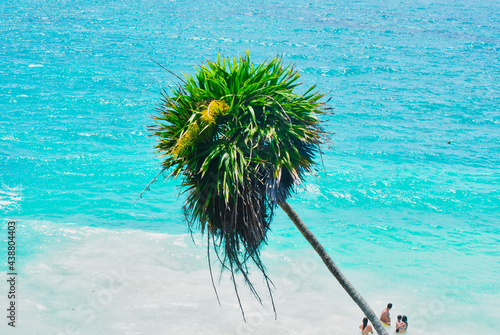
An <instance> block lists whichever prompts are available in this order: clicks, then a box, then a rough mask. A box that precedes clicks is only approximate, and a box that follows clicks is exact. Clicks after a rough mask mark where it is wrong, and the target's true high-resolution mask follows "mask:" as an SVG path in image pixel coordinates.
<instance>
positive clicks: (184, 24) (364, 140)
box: [0, 0, 500, 334]
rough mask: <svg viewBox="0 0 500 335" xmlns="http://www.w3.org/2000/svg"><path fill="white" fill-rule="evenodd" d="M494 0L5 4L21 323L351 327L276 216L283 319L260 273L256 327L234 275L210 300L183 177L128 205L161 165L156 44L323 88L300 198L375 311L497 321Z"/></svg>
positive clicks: (175, 62)
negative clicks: (289, 67)
mask: <svg viewBox="0 0 500 335" xmlns="http://www.w3.org/2000/svg"><path fill="white" fill-rule="evenodd" d="M499 7H500V6H499V4H498V2H494V1H482V2H478V1H472V2H471V1H467V2H466V1H458V2H457V1H455V2H449V1H439V2H434V3H428V2H423V1H412V2H409V1H403V2H400V1H398V2H396V1H389V2H386V3H384V4H383V5H382V4H379V3H375V2H372V1H356V2H310V3H303V2H299V1H290V2H279V1H273V2H261V3H257V4H255V3H254V4H252V5H250V4H246V3H241V2H227V1H226V2H224V1H222V2H212V1H208V2H205V3H202V4H196V5H194V4H191V3H189V2H186V1H168V2H167V1H155V2H153V1H132V2H127V3H121V2H106V3H103V2H99V1H88V0H84V1H77V2H71V3H70V2H66V1H52V0H47V1H25V2H23V3H22V4H18V3H17V2H12V1H6V2H4V3H3V4H2V6H1V7H0V18H1V19H0V28H1V29H0V32H1V33H0V34H1V37H2V40H3V41H4V42H3V43H1V44H0V54H2V55H3V56H2V57H0V65H1V66H0V108H1V115H0V141H1V142H0V143H1V146H0V214H1V215H2V219H3V221H4V222H6V221H7V219H12V220H16V221H17V222H18V264H19V273H20V274H19V280H20V283H21V284H20V286H19V299H20V300H19V308H20V310H19V315H18V316H19V319H18V321H19V328H18V329H16V331H22V333H23V334H36V333H37V332H38V333H43V334H59V333H68V334H70V333H72V332H73V333H78V332H77V331H78V330H79V331H80V333H81V334H87V333H103V334H149V333H151V334H153V333H158V334H161V333H165V334H167V333H168V334H171V333H173V332H174V331H175V332H176V333H177V334H196V333H199V332H201V331H203V332H207V333H209V332H213V333H214V334H215V333H218V334H234V333H235V331H237V332H238V333H240V334H250V333H255V332H257V331H258V332H260V333H264V334H266V333H268V334H324V333H326V332H330V333H334V334H351V333H356V332H357V327H358V325H359V324H360V321H361V318H362V315H361V313H360V312H359V311H358V310H357V307H356V306H355V305H354V304H353V303H352V302H351V301H350V300H349V298H348V297H346V295H345V293H343V292H342V291H341V289H340V288H339V285H338V284H337V283H335V281H334V280H333V279H331V278H330V277H329V275H328V272H327V271H326V269H323V266H322V265H321V263H320V261H319V260H318V259H317V257H315V256H314V255H313V253H312V252H311V251H310V247H309V246H308V245H307V243H306V242H305V241H304V240H303V239H302V237H301V236H300V234H299V233H297V232H296V230H295V229H294V228H293V226H292V225H291V223H290V222H289V221H288V219H287V218H286V217H285V215H284V214H282V213H278V214H277V216H276V217H275V221H274V223H273V231H272V232H271V234H270V236H269V245H268V246H266V247H265V248H264V249H263V255H264V260H265V264H266V265H267V267H268V270H269V272H270V275H271V279H272V280H273V281H274V283H275V285H276V292H275V295H276V305H277V309H278V320H277V321H274V315H273V313H272V308H271V307H270V305H269V301H268V299H267V300H266V295H265V289H264V288H262V293H263V298H264V300H265V301H264V305H265V307H264V308H260V307H257V306H256V304H255V301H254V300H253V298H252V297H250V296H249V295H248V292H246V290H245V289H244V287H241V289H240V291H241V292H242V295H243V302H244V307H245V310H246V312H247V317H248V320H249V322H248V323H247V324H244V323H243V322H242V319H241V314H240V311H239V309H238V306H237V301H236V298H235V297H234V294H233V287H232V285H231V284H230V283H229V282H228V280H227V278H225V279H223V280H222V282H221V283H220V285H218V290H219V295H220V296H221V303H222V307H221V308H219V307H218V304H217V299H216V298H215V294H214V292H213V289H212V285H211V282H210V277H209V273H208V269H207V262H206V257H205V254H204V251H205V249H204V247H203V242H202V241H199V243H198V244H199V246H198V247H195V246H194V245H193V244H192V242H191V241H190V238H189V236H187V235H185V234H186V233H187V229H186V226H185V224H184V222H183V217H182V211H181V207H182V203H183V197H182V196H181V197H178V194H179V189H178V188H177V185H178V184H179V180H170V179H169V180H163V179H160V180H158V182H156V183H154V184H153V185H152V188H151V190H150V191H148V192H146V193H145V194H144V195H143V197H142V198H141V199H139V200H138V201H137V202H134V201H135V200H136V198H137V196H138V195H139V193H140V192H141V191H142V189H143V188H144V187H145V186H146V185H147V183H148V182H149V180H150V179H151V178H152V177H153V176H154V175H155V174H156V173H157V172H158V171H159V163H160V159H159V158H158V157H157V155H156V154H155V153H154V152H153V146H154V143H155V142H154V139H153V138H151V137H148V136H147V135H148V132H147V130H146V126H147V125H149V124H151V119H150V114H151V113H154V111H155V108H156V107H157V105H158V103H159V93H160V90H161V89H163V88H165V89H167V90H168V87H169V85H170V86H171V85H174V84H175V83H176V78H175V77H173V76H171V75H170V74H168V73H167V72H165V71H163V70H162V69H161V68H160V67H159V66H157V65H156V64H155V63H154V62H152V61H151V59H153V60H155V61H157V62H159V63H161V64H162V65H164V66H165V67H167V68H169V69H170V70H172V71H174V72H175V73H180V72H187V73H190V72H192V65H193V64H200V62H202V61H203V60H205V59H209V58H213V57H215V56H216V55H217V52H218V51H221V52H223V53H224V54H225V55H228V56H233V55H239V54H243V53H244V52H245V50H249V51H250V53H251V56H252V57H253V59H254V60H255V61H262V60H264V59H266V58H270V57H274V56H275V55H277V54H281V55H282V56H283V58H284V60H285V61H286V62H292V63H294V64H295V66H296V68H297V69H298V70H299V71H300V72H301V73H303V78H304V81H305V82H306V83H308V84H316V85H317V87H318V89H320V90H321V91H327V92H330V93H329V97H331V98H332V99H331V102H330V105H331V106H332V107H334V108H335V115H333V116H330V117H328V118H327V119H326V121H327V130H329V131H331V132H334V133H335V134H334V135H333V136H332V142H333V143H332V145H331V146H330V147H325V155H324V165H325V170H326V176H325V175H324V174H322V173H320V174H319V175H318V177H311V178H310V179H309V180H308V181H307V182H306V184H305V187H304V188H301V189H298V190H297V194H296V195H295V196H294V197H293V198H292V199H291V200H290V203H291V205H292V206H293V207H294V208H295V209H296V210H297V212H299V213H300V215H301V217H302V218H303V220H304V221H305V222H306V223H307V224H308V225H309V226H310V228H311V229H312V230H313V231H314V233H315V234H317V236H318V238H319V239H320V240H321V241H322V242H323V244H324V245H325V247H326V248H327V249H328V250H329V252H330V253H331V255H332V257H333V259H334V260H335V261H336V262H337V263H338V264H339V266H340V267H341V268H342V269H343V270H344V271H345V272H346V274H347V275H348V276H349V278H350V279H351V281H352V282H353V284H355V286H356V287H357V288H358V289H359V290H360V291H361V293H362V294H363V295H364V296H365V298H366V299H367V300H368V301H369V302H370V303H371V304H372V306H373V307H374V309H375V310H376V311H377V312H379V311H380V310H381V309H382V308H383V306H384V305H385V304H386V303H387V302H389V301H390V302H392V303H393V304H394V310H393V313H392V314H393V317H395V315H397V314H406V315H408V318H409V323H410V328H409V329H410V331H411V333H412V334H434V333H435V334H437V333H443V334H448V333H452V332H453V333H455V334H472V333H482V332H485V333H486V332H490V333H491V332H493V328H492V326H491V325H493V324H494V321H493V320H494V318H493V316H494V315H495V316H496V315H497V314H498V312H500V310H499V308H498V304H497V301H498V299H499V298H500V294H499V292H500V285H499V284H498V276H499V275H500V270H499V269H500V267H499V266H498V262H499V256H500V238H499V232H500V217H499V215H498V211H499V209H500V191H499V184H500V172H499V170H498V166H499V165H500V149H499V147H500V146H499V144H500V131H499V125H500V113H499V110H500V108H499V107H500V92H499V91H500V90H499V79H500V61H499V57H498V53H499V50H500V26H499V24H498V22H500V17H499V16H500V14H499V13H500V8H499ZM0 233H1V234H2V238H1V239H0V240H2V239H5V237H6V226H5V225H4V224H2V230H0ZM195 239H201V237H199V236H195ZM4 249H5V248H2V249H1V251H0V257H2V259H5V257H6V255H5V250H4ZM2 266H4V265H2ZM2 271H6V270H4V269H2ZM124 271H125V272H124ZM254 275H255V280H256V281H257V282H260V281H261V279H260V277H259V276H258V275H257V273H255V274H254ZM2 282H3V279H2ZM114 284H116V285H114ZM2 285H4V284H2ZM2 285H0V290H1V291H0V303H2V306H3V305H6V304H7V300H6V294H4V293H2V291H5V289H4V288H3V286H2ZM113 285H114V286H113ZM115 286H116V287H115ZM2 299H3V300H2ZM92 299H94V300H92ZM73 308H75V310H73ZM2 309H3V307H2ZM92 311H93V312H94V314H95V315H94V317H93V318H92V317H91V316H92V315H93V314H92ZM0 328H1V329H2V331H3V329H4V328H5V329H7V327H6V325H5V323H4V322H3V323H2V324H0ZM235 329H236V330H235ZM2 333H3V332H2Z"/></svg>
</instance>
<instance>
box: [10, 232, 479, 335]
mask: <svg viewBox="0 0 500 335" xmlns="http://www.w3.org/2000/svg"><path fill="white" fill-rule="evenodd" d="M42 233H43V232H42ZM46 233H48V232H46ZM47 236H48V235H47ZM50 236H51V239H52V240H53V243H51V244H50V245H48V246H46V249H45V251H43V252H40V253H37V254H36V255H33V256H32V257H31V258H30V259H28V260H27V261H26V262H25V263H24V265H23V269H22V270H21V274H20V279H21V281H22V282H23V286H21V288H20V290H21V291H20V303H19V306H20V311H19V327H18V329H17V330H18V331H20V330H23V329H24V330H23V332H24V333H26V334H31V333H33V334H34V333H35V332H36V331H42V332H45V333H54V332H55V333H56V334H59V333H62V334H65V333H68V332H67V329H76V330H78V329H80V330H81V331H82V333H96V332H101V333H102V332H103V331H104V332H105V333H106V334H136V333H144V334H146V333H155V334H167V333H173V332H175V333H176V334H194V333H200V332H203V333H204V334H207V335H208V334H235V330H236V334H255V333H256V332H258V333H262V334H324V333H325V332H329V333H334V334H354V333H357V332H358V331H359V330H358V328H357V327H358V326H359V324H361V320H362V318H363V315H362V313H361V311H360V310H359V309H358V307H357V306H356V305H355V304H354V302H353V301H352V300H350V298H349V297H348V296H347V294H346V293H345V292H344V291H343V290H342V288H341V287H340V285H339V284H338V283H337V282H336V280H335V279H334V278H333V277H332V276H331V275H330V274H329V272H328V271H327V270H326V268H324V266H323V264H322V263H321V261H320V259H319V257H317V256H315V255H314V252H313V251H308V250H305V249H299V250H295V251H291V250H288V249H287V250H277V249H273V247H274V245H273V244H272V245H271V246H268V247H266V248H265V249H264V251H263V253H262V257H263V260H264V264H265V265H266V266H267V268H268V270H269V275H270V277H271V280H273V282H274V284H275V291H274V299H275V303H276V309H277V314H278V319H277V320H274V314H273V311H272V307H271V304H270V301H269V299H268V296H267V294H266V293H267V291H266V289H265V287H264V286H263V283H262V281H261V278H260V276H259V275H258V273H254V282H255V283H256V284H257V285H256V287H257V289H258V290H259V292H260V293H261V296H262V298H263V305H264V306H260V305H259V304H258V302H257V300H256V299H255V298H254V297H253V296H252V295H251V293H250V292H249V290H248V288H247V287H245V286H244V284H243V283H241V282H240V283H239V293H240V296H241V299H242V305H243V308H244V310H245V316H246V319H247V323H245V322H243V320H242V317H241V312H240V310H239V307H238V303H237V299H236V297H235V295H234V288H233V286H232V283H231V282H230V280H229V278H228V276H227V275H224V276H223V277H222V279H221V281H220V283H219V284H216V287H217V291H218V294H219V297H220V300H221V307H219V305H218V303H217V298H216V296H215V293H214V291H213V288H212V285H211V281H210V275H209V270H208V264H207V260H206V254H205V252H206V249H205V247H204V246H203V243H202V242H201V241H197V244H198V246H194V245H193V243H192V241H191V237H190V235H188V234H184V235H168V234H163V233H147V232H142V231H136V230H130V229H129V230H122V231H114V230H107V229H103V228H92V227H80V226H79V227H76V226H71V227H66V228H56V229H54V230H52V231H51V235H50ZM196 238H197V236H195V239H196ZM311 250H312V249H311ZM215 269H216V268H214V277H215V278H214V279H215V280H217V279H218V278H217V274H218V272H217V270H215ZM345 273H346V275H347V277H348V278H349V280H351V282H352V283H353V284H354V285H355V286H356V287H357V288H358V290H359V291H360V293H361V294H362V295H363V296H364V297H365V299H366V300H367V301H368V302H369V303H370V305H371V306H372V308H373V309H374V310H375V312H376V313H379V312H380V311H381V310H382V309H383V308H384V306H385V305H386V304H387V300H388V299H389V300H390V301H391V302H393V303H394V308H393V311H392V312H391V317H392V318H393V319H395V318H396V315H397V314H407V315H408V317H409V324H410V327H411V328H409V330H410V332H409V333H411V334H430V333H432V330H433V329H434V327H436V326H437V325H438V324H439V322H438V321H439V320H436V321H437V322H436V321H434V320H427V324H424V323H423V322H421V321H420V322H419V320H417V319H416V318H415V315H416V314H415V313H416V311H415V310H413V308H414V306H412V304H416V303H417V302H418V301H419V300H422V299H423V297H421V296H419V295H418V294H419V292H415V294H411V295H408V294H407V295H406V297H404V298H402V299H401V298H400V295H398V292H397V291H396V292H395V291H394V290H388V291H387V292H386V294H385V297H383V299H384V300H382V299H380V297H379V296H380V295H381V291H380V289H381V287H382V286H381V283H380V281H381V279H377V278H375V275H374V274H373V273H370V272H363V271H352V270H348V269H346V270H345ZM367 279H369V280H367ZM374 284H375V285H374ZM426 298H428V297H426ZM399 299H401V300H402V301H403V302H402V301H399ZM439 301H441V303H443V304H444V302H446V301H445V300H437V302H438V303H439ZM438 303H436V301H432V300H431V301H428V302H427V305H428V306H432V304H434V305H436V306H438ZM449 303H451V302H449ZM429 304H431V305H429ZM417 306H418V305H417ZM436 306H435V307H436ZM438 307H439V306H438ZM379 310H380V311H379ZM405 310H406V312H405ZM28 315H29V316H30V317H29V320H27V319H26V317H27V316H28ZM438 316H439V315H438ZM44 320H45V321H44ZM46 320H49V321H48V322H46ZM412 321H413V322H412ZM424 321H426V320H424ZM440 324H441V327H442V328H441V329H440V331H439V332H442V333H449V331H451V329H452V325H451V324H450V325H448V324H446V323H443V322H441V323H440ZM424 326H425V328H423V327H424ZM393 328H394V326H393V327H391V331H390V334H392V333H394V329H393ZM207 329H210V330H207ZM472 330H474V331H475V330H477V327H476V326H474V327H472V326H469V327H468V329H467V328H463V329H461V330H460V331H462V332H460V331H459V332H458V333H457V332H456V331H455V332H454V333H455V334H468V333H470V331H472ZM484 331H488V329H486V328H485V330H484ZM436 333H438V332H436ZM478 333H479V332H478Z"/></svg>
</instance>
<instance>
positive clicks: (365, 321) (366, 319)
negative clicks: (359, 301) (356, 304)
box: [363, 318, 368, 330]
mask: <svg viewBox="0 0 500 335" xmlns="http://www.w3.org/2000/svg"><path fill="white" fill-rule="evenodd" d="M367 324H368V318H363V330H365V328H366V325H367Z"/></svg>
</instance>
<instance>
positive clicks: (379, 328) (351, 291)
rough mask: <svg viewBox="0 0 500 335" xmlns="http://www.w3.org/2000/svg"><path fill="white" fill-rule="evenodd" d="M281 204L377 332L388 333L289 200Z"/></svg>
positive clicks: (382, 334)
mask: <svg viewBox="0 0 500 335" xmlns="http://www.w3.org/2000/svg"><path fill="white" fill-rule="evenodd" d="M279 205H280V207H281V208H282V209H283V210H284V211H285V213H286V214H287V215H288V217H289V218H290V220H292V221H293V223H294V224H295V226H296V227H297V229H298V230H299V231H300V232H301V233H302V235H304V237H305V238H306V240H307V241H308V242H309V243H310V244H311V246H312V247H313V248H314V250H316V252H317V253H318V255H319V257H321V259H322V260H323V263H325V265H326V267H327V268H328V270H330V272H331V273H332V274H333V276H334V277H335V278H336V279H337V280H338V282H339V283H340V285H342V287H343V288H344V290H345V291H346V292H347V294H349V295H350V296H351V298H352V300H354V302H355V303H356V304H358V306H359V308H361V310H362V311H363V313H364V314H365V315H366V317H367V318H368V320H370V321H371V323H372V324H373V326H374V327H375V330H376V331H377V333H378V334H379V335H388V333H387V331H386V330H385V329H384V327H383V326H382V323H381V322H380V320H379V318H378V317H377V316H376V315H375V313H374V312H373V309H371V307H370V306H369V305H368V303H367V302H366V301H365V299H363V297H362V296H361V295H360V294H359V292H358V291H357V290H356V289H355V288H354V287H353V286H352V284H351V283H350V282H349V281H348V280H347V278H346V277H345V276H344V275H343V274H342V272H340V269H339V268H338V267H337V265H335V263H334V262H333V261H332V259H331V258H330V256H328V253H327V252H326V250H325V248H323V246H322V245H321V244H320V243H319V241H318V240H317V239H316V237H315V236H314V235H313V233H312V232H311V231H310V230H309V228H307V226H306V225H305V224H304V222H302V220H301V219H300V218H299V216H298V215H297V213H296V212H295V211H294V210H293V209H292V207H290V205H289V204H288V202H286V201H283V202H280V203H279Z"/></svg>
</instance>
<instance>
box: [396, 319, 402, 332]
mask: <svg viewBox="0 0 500 335" xmlns="http://www.w3.org/2000/svg"><path fill="white" fill-rule="evenodd" d="M400 323H401V315H398V319H397V320H396V333H399V327H400Z"/></svg>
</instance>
